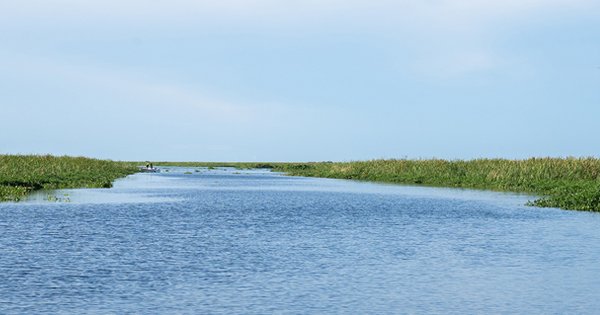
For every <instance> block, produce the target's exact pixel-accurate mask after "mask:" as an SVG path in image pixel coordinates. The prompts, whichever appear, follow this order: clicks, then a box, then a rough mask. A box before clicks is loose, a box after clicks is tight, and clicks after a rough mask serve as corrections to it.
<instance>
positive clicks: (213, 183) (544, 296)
mask: <svg viewBox="0 0 600 315" xmlns="http://www.w3.org/2000/svg"><path fill="white" fill-rule="evenodd" d="M196 170H198V171H197V172H196ZM534 198H536V197H534V196H529V195H523V194H514V193H501V192H490V191H479V190H469V189H452V188H432V187H417V186H405V185H388V184H378V183H371V182H359V181H348V180H334V179H321V178H301V177H289V176H283V175H282V174H280V173H273V172H269V171H268V170H235V169H232V168H220V169H215V170H208V169H206V168H175V167H170V168H168V172H165V168H163V172H161V173H157V174H135V175H132V176H129V177H127V178H123V179H119V180H117V181H116V182H115V186H114V187H113V188H110V189H70V190H58V191H43V192H40V193H38V194H35V195H32V196H30V197H29V199H28V200H26V201H23V202H18V203H0V314H484V313H485V314H488V313H493V314H515V313H517V314H593V313H600V299H598V292H600V263H599V262H600V215H598V214H596V213H588V212H577V211H565V210H560V209H554V208H534V207H526V206H524V204H525V203H526V202H527V201H528V200H533V199H534Z"/></svg>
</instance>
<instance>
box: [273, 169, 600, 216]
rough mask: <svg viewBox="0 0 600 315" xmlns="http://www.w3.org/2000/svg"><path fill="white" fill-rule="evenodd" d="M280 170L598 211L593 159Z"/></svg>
mask: <svg viewBox="0 0 600 315" xmlns="http://www.w3.org/2000/svg"><path fill="white" fill-rule="evenodd" d="M276 169H277V170H278V171H283V172H287V173H289V174H290V175H295V176H312V177H326V178H344V179H358V180H370V181H379V182H391V183H404V184H421V185H430V186H447V187H468V188H482V189H491V190H504V191H515V192H529V193H534V194H537V195H541V196H543V197H542V198H540V199H537V200H534V201H532V202H530V203H529V205H534V206H539V207H558V208H562V209H569V210H583V211H600V179H599V178H598V175H599V174H600V160H599V159H597V158H592V157H588V158H573V157H569V158H550V157H547V158H530V159H526V160H507V159H476V160H468V161H465V160H453V161H447V160H442V159H426V160H410V159H401V160H396V159H391V160H370V161H354V162H343V163H288V164H278V165H277V167H276Z"/></svg>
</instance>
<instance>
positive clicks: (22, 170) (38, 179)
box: [0, 155, 138, 201]
mask: <svg viewBox="0 0 600 315" xmlns="http://www.w3.org/2000/svg"><path fill="white" fill-rule="evenodd" d="M137 165H138V164H136V163H131V162H114V161H110V160H97V159H90V158H84V157H69V156H61V157H56V156H52V155H0V201H4V200H15V201H18V200H19V199H20V198H21V197H22V196H23V195H24V194H26V193H27V192H30V191H32V190H36V189H60V188H108V187H112V182H113V181H114V180H115V179H117V178H119V177H124V176H127V175H129V174H133V173H135V172H137V171H138V167H137Z"/></svg>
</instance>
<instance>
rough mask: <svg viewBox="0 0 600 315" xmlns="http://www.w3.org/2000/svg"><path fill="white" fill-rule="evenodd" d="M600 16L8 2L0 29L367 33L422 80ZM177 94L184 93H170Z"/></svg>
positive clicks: (568, 5)
mask: <svg viewBox="0 0 600 315" xmlns="http://www.w3.org/2000/svg"><path fill="white" fill-rule="evenodd" d="M580 15H581V16H584V15H585V16H589V15H595V16H599V15H600V2H598V1H596V0H491V1H484V0H425V1H414V0H394V1H392V0H370V1H357V0H329V1H319V0H295V1H279V0H221V1H212V0H211V1H203V0H200V1H198V0H169V1H167V0H154V1H148V0H129V1H126V0H86V1H80V0H54V1H45V0H20V1H2V2H0V25H9V26H10V25H12V24H19V23H20V24H21V25H23V27H35V25H36V23H41V24H42V26H40V27H45V26H47V25H50V26H51V25H58V26H59V27H60V26H67V27H71V28H76V27H79V26H83V27H86V26H89V27H91V28H95V29H117V30H119V32H120V31H121V30H132V29H138V30H139V29H145V28H150V29H152V30H153V31H152V32H161V31H162V32H164V34H166V35H165V36H176V34H177V33H178V32H173V31H169V30H168V29H170V28H174V29H178V30H181V32H194V33H207V32H208V33H215V32H216V33H218V32H221V31H234V32H235V31H242V32H251V33H252V32H253V33H258V34H265V33H279V34H283V35H288V34H308V36H313V35H315V34H326V33H333V34H337V33H350V34H353V33H359V34H370V35H376V36H385V37H388V38H390V40H392V41H396V42H398V43H402V47H407V48H408V49H410V50H411V51H412V53H413V54H414V55H415V56H418V57H415V59H414V60H413V61H412V64H411V65H410V66H409V67H408V68H410V69H413V70H415V71H417V72H418V73H417V74H420V75H431V74H433V73H436V74H442V76H443V77H445V76H452V75H461V74H465V73H472V72H478V71H485V70H489V69H494V68H497V67H502V66H504V65H507V64H511V60H510V58H511V57H510V56H503V55H502V53H500V52H498V51H495V50H493V49H492V48H490V47H489V46H488V45H486V44H485V42H486V41H493V39H494V37H495V36H497V34H498V33H501V32H502V31H503V30H511V29H512V28H515V27H521V26H522V25H523V24H527V23H531V24H535V23H536V21H548V20H553V19H561V18H564V17H569V16H580ZM169 93H176V92H169Z"/></svg>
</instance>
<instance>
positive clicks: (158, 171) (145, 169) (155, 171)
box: [140, 167, 160, 173]
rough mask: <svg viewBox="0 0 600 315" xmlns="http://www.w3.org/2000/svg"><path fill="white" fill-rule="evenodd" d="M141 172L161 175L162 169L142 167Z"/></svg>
mask: <svg viewBox="0 0 600 315" xmlns="http://www.w3.org/2000/svg"><path fill="white" fill-rule="evenodd" d="M140 171H141V172H144V173H160V168H156V167H153V168H149V167H142V168H140Z"/></svg>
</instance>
